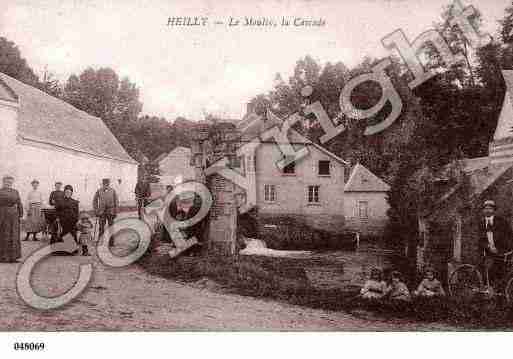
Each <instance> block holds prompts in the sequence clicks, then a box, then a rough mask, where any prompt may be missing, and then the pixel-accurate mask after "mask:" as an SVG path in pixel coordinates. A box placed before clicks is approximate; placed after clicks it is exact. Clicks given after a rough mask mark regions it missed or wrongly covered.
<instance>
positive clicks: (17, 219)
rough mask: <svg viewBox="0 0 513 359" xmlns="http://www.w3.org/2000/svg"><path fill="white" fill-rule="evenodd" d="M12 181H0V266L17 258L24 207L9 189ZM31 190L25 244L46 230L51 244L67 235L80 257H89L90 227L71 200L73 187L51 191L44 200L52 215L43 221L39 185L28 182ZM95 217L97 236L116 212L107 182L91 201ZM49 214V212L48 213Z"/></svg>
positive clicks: (59, 186) (115, 198) (59, 185)
mask: <svg viewBox="0 0 513 359" xmlns="http://www.w3.org/2000/svg"><path fill="white" fill-rule="evenodd" d="M13 185H14V177H13V176H9V175H6V176H4V177H3V178H2V187H1V188H0V262H3V263H5V262H16V261H17V260H18V259H19V258H20V257H21V244H20V233H21V232H20V230H21V219H22V218H23V216H24V213H25V211H24V206H23V204H22V201H21V198H20V194H19V192H18V191H17V190H16V189H14V188H13ZM31 185H32V190H31V191H30V192H29V194H28V196H27V200H26V220H25V221H24V229H25V231H26V237H25V239H24V240H25V241H28V240H29V239H30V237H31V236H32V239H33V240H35V241H37V240H38V238H37V234H38V233H39V232H43V231H45V230H47V229H48V231H49V232H50V234H51V239H50V242H51V243H55V242H59V241H62V240H63V238H64V237H65V236H66V235H68V234H69V235H71V237H72V238H73V239H74V240H75V242H76V243H77V244H78V245H79V246H81V249H82V255H89V252H88V247H87V244H88V243H89V242H90V241H91V240H92V236H93V224H92V221H91V218H90V216H89V215H88V213H86V212H84V211H83V212H80V211H79V201H78V200H76V199H74V198H73V186H71V185H69V184H68V185H66V186H64V189H62V183H61V182H56V183H55V189H54V191H52V192H51V194H50V198H49V200H48V203H49V205H50V206H51V208H53V212H54V215H53V216H48V217H50V218H47V217H45V215H44V213H43V204H44V203H43V195H42V193H41V192H40V191H39V189H38V188H39V181H38V180H33V181H32V182H31ZM92 207H93V209H94V213H95V215H96V216H97V217H98V222H99V236H101V235H103V233H104V231H105V225H106V224H108V225H109V226H110V225H112V224H113V223H114V219H115V217H116V215H117V212H118V208H119V201H118V196H117V193H116V191H115V190H114V189H113V188H111V187H110V180H109V179H108V178H105V179H103V180H102V187H101V188H100V189H99V190H98V191H96V193H95V195H94V198H93V205H92ZM48 212H49V211H48Z"/></svg>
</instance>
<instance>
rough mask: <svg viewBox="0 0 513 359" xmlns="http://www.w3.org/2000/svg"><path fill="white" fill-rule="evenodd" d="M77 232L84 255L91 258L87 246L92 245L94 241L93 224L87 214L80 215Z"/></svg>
mask: <svg viewBox="0 0 513 359" xmlns="http://www.w3.org/2000/svg"><path fill="white" fill-rule="evenodd" d="M77 230H78V232H79V235H78V244H79V245H81V246H82V255H83V256H89V251H88V249H87V244H88V243H91V241H92V239H93V237H92V235H91V232H92V230H93V224H92V223H91V219H90V218H89V215H88V214H87V213H85V212H82V213H81V214H80V219H79V220H78V222H77Z"/></svg>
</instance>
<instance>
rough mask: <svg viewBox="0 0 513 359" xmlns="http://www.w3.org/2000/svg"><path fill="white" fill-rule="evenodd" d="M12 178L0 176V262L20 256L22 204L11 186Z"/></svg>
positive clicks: (12, 260) (6, 261) (11, 260)
mask: <svg viewBox="0 0 513 359" xmlns="http://www.w3.org/2000/svg"><path fill="white" fill-rule="evenodd" d="M13 183H14V178H13V177H12V176H5V177H3V178H2V187H1V188H0V263H13V262H16V261H17V260H18V259H19V258H20V257H21V243H20V218H21V217H23V206H22V205H21V200H20V194H19V193H18V191H16V190H15V189H13V188H12V185H13Z"/></svg>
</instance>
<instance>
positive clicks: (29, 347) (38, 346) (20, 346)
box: [14, 342, 45, 351]
mask: <svg viewBox="0 0 513 359" xmlns="http://www.w3.org/2000/svg"><path fill="white" fill-rule="evenodd" d="M44 349H45V343H21V342H16V343H14V350H26V351H37V350H44Z"/></svg>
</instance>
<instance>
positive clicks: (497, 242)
mask: <svg viewBox="0 0 513 359" xmlns="http://www.w3.org/2000/svg"><path fill="white" fill-rule="evenodd" d="M495 211H496V205H495V202H494V201H492V200H486V201H485V202H484V203H483V217H482V218H481V220H480V223H479V252H480V255H481V256H482V258H483V264H484V268H485V275H486V272H487V273H488V278H487V279H488V281H489V282H491V283H493V284H495V283H497V282H498V281H500V279H501V278H502V277H503V276H504V274H505V273H504V269H505V268H504V253H506V252H508V251H510V250H511V248H512V245H511V241H512V238H511V236H512V231H511V226H510V224H509V223H508V222H507V221H506V220H505V219H504V218H502V217H500V216H497V215H496V214H495ZM485 278H486V277H485Z"/></svg>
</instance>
